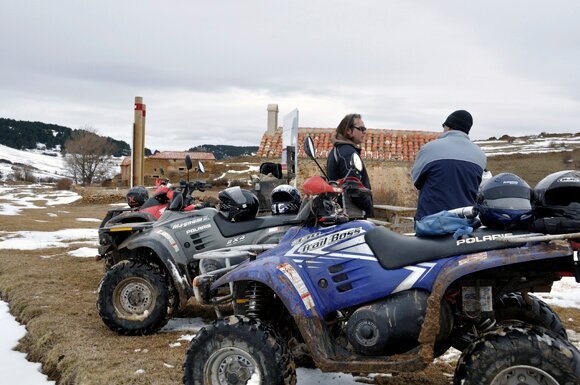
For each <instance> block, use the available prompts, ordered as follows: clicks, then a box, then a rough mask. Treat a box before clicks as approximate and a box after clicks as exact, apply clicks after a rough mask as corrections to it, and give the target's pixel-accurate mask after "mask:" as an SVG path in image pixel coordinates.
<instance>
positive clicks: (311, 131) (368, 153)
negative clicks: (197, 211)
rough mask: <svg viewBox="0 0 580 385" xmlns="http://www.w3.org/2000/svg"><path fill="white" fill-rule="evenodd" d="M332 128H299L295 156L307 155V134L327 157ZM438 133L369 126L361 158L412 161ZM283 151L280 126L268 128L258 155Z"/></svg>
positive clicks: (277, 154)
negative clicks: (304, 146)
mask: <svg viewBox="0 0 580 385" xmlns="http://www.w3.org/2000/svg"><path fill="white" fill-rule="evenodd" d="M335 131H336V129H334V128H310V127H301V128H299V129H298V143H299V146H298V147H299V151H298V157H306V154H305V153H304V149H303V148H302V143H304V138H305V137H306V136H308V135H309V136H310V137H312V139H313V141H314V145H315V147H316V154H317V157H319V158H326V157H327V156H328V153H329V151H331V150H332V136H333V135H334V133H335ZM439 135H441V133H440V132H428V131H399V130H386V129H376V128H375V129H373V128H371V129H368V130H367V133H366V135H365V142H364V143H361V150H362V151H361V157H362V158H363V159H365V160H379V161H381V160H382V161H388V160H390V161H414V160H415V156H416V155H417V153H418V152H419V149H420V148H421V147H422V146H423V145H424V144H425V143H427V142H430V141H432V140H434V139H436V138H437V137H438V136H439ZM281 154H282V129H280V128H279V129H276V130H273V131H272V130H269V131H266V132H265V133H264V135H263V136H262V140H261V142H260V147H259V149H258V152H257V156H259V157H262V158H271V159H280V157H281Z"/></svg>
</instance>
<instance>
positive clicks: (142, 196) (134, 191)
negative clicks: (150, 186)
mask: <svg viewBox="0 0 580 385" xmlns="http://www.w3.org/2000/svg"><path fill="white" fill-rule="evenodd" d="M126 198H127V204H128V205H129V207H131V208H133V207H140V206H142V205H143V203H145V201H146V200H147V199H149V192H147V189H146V188H145V187H143V186H137V187H131V188H130V189H129V192H128V193H127V195H126Z"/></svg>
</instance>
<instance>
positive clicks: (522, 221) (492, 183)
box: [477, 172, 533, 229]
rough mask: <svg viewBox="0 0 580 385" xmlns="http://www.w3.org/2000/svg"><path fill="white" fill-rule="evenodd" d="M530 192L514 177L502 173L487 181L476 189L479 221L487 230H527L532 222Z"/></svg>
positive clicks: (525, 185) (525, 184)
mask: <svg viewBox="0 0 580 385" xmlns="http://www.w3.org/2000/svg"><path fill="white" fill-rule="evenodd" d="M531 198H532V189H531V188H530V186H529V185H528V184H527V183H526V181H524V180H523V179H522V178H520V177H519V176H517V175H514V174H511V173H509V172H504V173H501V174H498V175H496V176H494V177H492V178H490V179H489V180H488V181H487V182H486V183H485V184H484V185H483V186H481V189H480V190H479V193H478V195H477V208H478V210H479V219H480V220H481V223H483V224H484V225H485V226H487V227H491V228H496V229H509V228H514V227H521V228H527V227H528V224H529V222H531V220H532V219H533V215H532V203H531Z"/></svg>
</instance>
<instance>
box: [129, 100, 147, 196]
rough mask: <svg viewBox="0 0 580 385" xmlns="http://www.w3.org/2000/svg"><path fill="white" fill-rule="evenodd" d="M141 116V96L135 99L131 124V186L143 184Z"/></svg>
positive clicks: (142, 113) (142, 112) (142, 107)
mask: <svg viewBox="0 0 580 385" xmlns="http://www.w3.org/2000/svg"><path fill="white" fill-rule="evenodd" d="M143 115H144V105H143V98H142V97H141V96H136V97H135V123H134V124H133V151H132V152H131V154H132V156H131V158H132V161H131V165H132V170H133V175H132V179H131V186H132V187H133V186H139V185H142V184H143V179H142V175H143V124H142V123H143Z"/></svg>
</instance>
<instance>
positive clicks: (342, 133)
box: [326, 114, 374, 217]
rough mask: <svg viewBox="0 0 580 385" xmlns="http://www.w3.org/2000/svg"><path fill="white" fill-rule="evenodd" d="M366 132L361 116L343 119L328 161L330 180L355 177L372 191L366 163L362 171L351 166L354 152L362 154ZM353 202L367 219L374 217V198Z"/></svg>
mask: <svg viewBox="0 0 580 385" xmlns="http://www.w3.org/2000/svg"><path fill="white" fill-rule="evenodd" d="M366 130H367V129H366V127H365V125H364V122H363V120H362V118H361V116H360V114H349V115H346V116H345V117H344V118H343V119H342V121H341V122H340V124H339V125H338V127H336V133H335V134H334V136H333V137H332V144H333V148H332V151H330V153H329V154H328V159H327V160H326V173H327V175H328V179H330V180H331V181H337V180H339V179H342V178H346V177H347V176H353V177H355V178H358V179H360V181H361V182H362V184H363V185H364V186H365V187H366V188H368V189H369V190H370V189H371V182H370V180H369V175H368V174H367V169H366V167H365V166H364V163H363V168H362V171H358V170H357V169H356V168H354V167H352V166H351V165H350V160H351V157H352V154H353V153H354V152H357V153H359V154H360V144H361V143H362V141H363V140H364V137H365V133H366ZM353 201H354V203H355V204H356V205H357V206H359V207H360V208H361V209H362V210H364V211H365V216H366V217H372V216H373V215H374V213H373V199H372V196H367V197H361V198H360V199H353Z"/></svg>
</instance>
